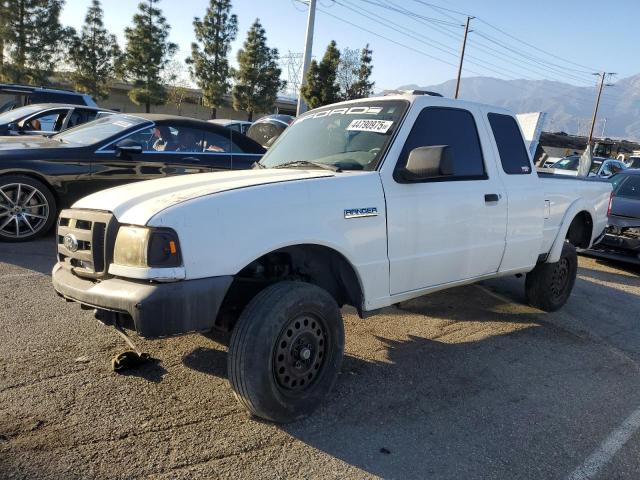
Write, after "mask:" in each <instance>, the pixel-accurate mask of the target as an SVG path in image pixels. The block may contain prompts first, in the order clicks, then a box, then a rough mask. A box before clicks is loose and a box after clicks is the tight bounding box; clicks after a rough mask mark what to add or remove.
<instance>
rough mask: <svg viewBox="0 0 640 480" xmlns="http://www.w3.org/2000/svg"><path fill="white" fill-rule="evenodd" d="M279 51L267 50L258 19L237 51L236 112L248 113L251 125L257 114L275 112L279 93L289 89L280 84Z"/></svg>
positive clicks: (234, 98) (234, 100)
mask: <svg viewBox="0 0 640 480" xmlns="http://www.w3.org/2000/svg"><path fill="white" fill-rule="evenodd" d="M281 73H282V72H281V70H280V68H279V67H278V50H277V49H275V48H269V47H268V46H267V37H266V35H265V31H264V28H262V25H261V24H260V20H259V19H256V21H255V22H254V23H253V25H252V26H251V28H250V29H249V32H248V33H247V39H246V40H245V42H244V45H243V46H242V49H240V50H239V51H238V71H237V72H236V73H235V79H236V84H235V85H234V86H233V90H232V91H231V94H232V97H233V108H234V109H236V110H244V111H245V112H247V119H248V120H249V121H251V120H252V119H253V114H254V113H255V112H268V111H270V110H272V109H273V107H274V106H275V103H276V99H277V96H278V91H279V90H280V89H282V88H284V86H285V85H286V82H284V81H282V80H280V74H281Z"/></svg>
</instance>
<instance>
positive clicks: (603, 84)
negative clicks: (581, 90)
mask: <svg viewBox="0 0 640 480" xmlns="http://www.w3.org/2000/svg"><path fill="white" fill-rule="evenodd" d="M594 75H598V76H599V77H600V87H599V88H598V96H597V97H596V106H595V108H594V109H593V118H592V119H591V128H590V129H589V138H588V140H587V148H588V147H589V146H590V145H591V142H592V141H593V129H594V128H595V126H596V118H597V117H598V107H599V106H600V97H601V96H602V89H603V88H604V87H612V86H613V84H612V83H607V84H606V85H605V83H604V80H605V78H606V77H607V75H615V73H613V72H602V73H594Z"/></svg>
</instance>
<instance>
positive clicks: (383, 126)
mask: <svg viewBox="0 0 640 480" xmlns="http://www.w3.org/2000/svg"><path fill="white" fill-rule="evenodd" d="M391 125H393V121H392V120H373V119H371V120H368V119H367V120H365V119H356V120H352V121H351V123H350V124H349V125H348V126H347V131H355V132H376V133H387V130H389V128H390V127H391Z"/></svg>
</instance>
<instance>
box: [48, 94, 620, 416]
mask: <svg viewBox="0 0 640 480" xmlns="http://www.w3.org/2000/svg"><path fill="white" fill-rule="evenodd" d="M259 166H260V167H261V168H255V169H252V170H250V171H244V172H222V173H218V174H202V175H191V176H185V177H180V178H165V179H160V180H153V181H149V182H141V183H137V184H134V185H128V186H126V187H121V188H115V189H111V190H106V191H103V192H98V193H95V194H93V195H90V196H88V197H85V198H83V199H81V200H80V201H78V202H77V203H75V204H74V206H73V208H71V209H68V210H64V211H63V212H61V214H60V223H59V226H58V235H57V239H58V241H57V248H58V263H57V264H56V265H55V267H54V269H53V273H52V279H53V285H54V288H55V289H56V291H57V292H58V293H59V294H60V295H61V296H63V297H64V298H66V299H67V300H72V301H75V302H78V303H80V304H81V305H87V306H90V308H93V309H97V314H98V316H99V318H101V319H102V320H103V321H105V322H110V323H114V322H117V324H118V325H121V326H125V327H127V328H135V329H136V331H137V332H138V333H139V334H140V335H141V336H143V337H150V338H153V337H162V336H167V335H178V334H184V333H188V332H196V331H207V330H210V329H212V328H214V327H217V328H225V329H230V330H232V335H231V341H230V347H229V353H228V355H227V358H228V368H229V375H228V377H229V381H230V382H231V386H232V388H233V390H234V391H235V394H236V397H237V398H238V400H239V401H240V403H241V404H242V405H243V406H244V407H245V408H247V409H248V410H249V411H250V412H251V413H252V414H254V415H256V416H259V417H262V418H266V419H269V420H272V421H277V422H288V421H293V420H296V419H299V418H301V417H303V416H305V415H307V414H309V413H310V412H311V411H312V410H313V409H314V408H316V407H317V406H318V405H319V403H320V401H321V400H322V398H323V397H324V396H325V395H326V393H327V392H328V391H329V390H330V389H331V386H332V385H333V384H334V382H335V380H336V378H337V376H338V372H339V371H340V364H341V361H342V356H343V349H344V327H343V323H342V317H341V315H340V307H341V306H343V305H345V304H349V305H353V306H354V307H355V308H356V309H357V311H358V313H359V314H360V316H362V317H365V316H367V315H368V314H372V313H374V312H375V311H376V310H378V309H381V308H383V307H387V306H389V305H392V304H396V303H399V302H403V301H406V300H409V299H412V298H415V297H418V296H421V295H424V294H427V293H431V292H435V291H438V290H441V289H443V288H448V287H454V286H459V285H463V284H468V283H473V282H476V281H479V280H484V279H488V278H493V277H499V276H504V275H516V274H518V275H519V274H526V276H527V277H526V282H525V294H526V298H527V301H528V302H529V303H530V304H531V305H533V306H535V307H538V308H540V309H543V310H546V311H553V310H557V309H559V308H561V307H562V305H563V304H564V303H565V302H566V301H567V299H568V298H569V296H570V294H571V291H572V288H573V285H574V281H575V279H576V272H577V268H578V264H577V256H576V249H575V247H574V245H577V246H581V247H583V248H587V247H589V246H591V244H592V243H593V241H594V239H596V238H598V237H599V236H600V235H601V233H602V232H603V230H604V228H605V226H606V222H607V217H606V213H607V204H608V202H609V196H610V193H611V185H610V184H608V183H606V182H596V181H584V180H581V179H577V178H576V179H569V178H566V177H561V176H558V175H556V176H550V177H551V178H547V177H539V176H538V175H537V174H536V172H535V169H534V167H533V163H532V161H531V158H530V156H529V152H528V151H527V149H526V147H525V143H524V141H523V138H522V135H521V133H520V128H519V126H518V122H517V121H516V119H515V117H514V116H513V115H512V114H510V113H509V112H508V111H506V110H503V109H501V108H498V107H491V106H486V105H480V104H476V103H471V102H465V101H461V100H453V99H448V98H441V97H432V96H427V95H394V96H389V97H373V98H367V99H360V100H355V101H352V102H343V103H338V104H335V105H329V106H326V107H322V108H319V109H316V110H312V111H310V112H307V113H306V114H304V115H303V116H301V117H299V118H298V119H296V121H295V122H294V124H293V125H292V126H291V127H289V128H287V129H286V130H285V131H284V133H283V135H282V136H281V137H280V138H279V139H278V141H277V142H276V143H275V145H274V146H273V148H271V149H270V150H269V151H268V152H267V154H266V155H265V156H264V158H262V160H261V161H260V162H259ZM567 240H569V241H567ZM117 360H118V358H116V361H117ZM408 383H409V382H407V384H408Z"/></svg>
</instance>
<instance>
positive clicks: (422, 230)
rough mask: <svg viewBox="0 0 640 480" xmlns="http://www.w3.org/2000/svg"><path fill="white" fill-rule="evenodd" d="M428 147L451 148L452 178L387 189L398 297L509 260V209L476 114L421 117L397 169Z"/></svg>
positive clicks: (444, 112) (429, 112) (433, 112)
mask: <svg viewBox="0 0 640 480" xmlns="http://www.w3.org/2000/svg"><path fill="white" fill-rule="evenodd" d="M430 145H446V146H448V149H449V151H450V152H451V155H452V156H453V161H454V174H453V175H452V176H444V177H437V178H433V179H430V180H429V181H424V182H421V183H402V182H401V181H398V180H397V179H396V180H394V181H392V182H390V183H389V185H385V196H386V199H387V225H388V250H389V262H390V289H391V292H390V293H391V294H392V295H393V294H398V293H402V292H407V291H411V290H418V289H423V288H428V287H433V286H436V285H440V284H444V283H450V282H455V281H460V280H465V279H470V278H474V277H478V276H481V275H485V274H490V273H494V272H496V271H497V270H498V268H499V266H500V261H501V259H502V255H503V253H504V249H505V234H506V215H507V202H506V198H505V195H504V190H503V187H502V183H501V182H500V181H498V180H497V179H496V178H495V177H496V175H495V164H487V163H486V162H484V158H487V159H492V158H493V157H492V156H490V155H491V153H490V150H489V151H487V149H486V147H485V146H484V145H481V144H480V139H479V136H478V130H477V128H476V121H475V119H474V115H473V113H472V112H469V111H467V110H461V109H450V108H446V109H445V108H438V107H429V108H425V109H424V110H422V112H420V114H419V115H418V117H417V119H416V121H415V123H414V126H413V128H412V131H411V133H410V134H409V137H408V138H407V140H406V142H405V146H404V148H403V151H402V152H401V154H400V156H399V158H398V162H397V165H398V166H399V167H402V166H404V165H405V164H406V160H407V158H408V155H409V152H410V151H411V150H413V149H414V148H417V147H422V146H430ZM496 195H497V201H495V196H496Z"/></svg>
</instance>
